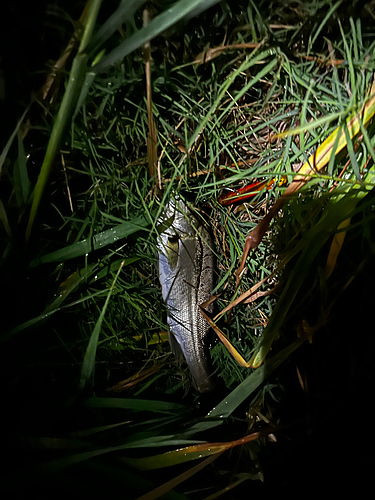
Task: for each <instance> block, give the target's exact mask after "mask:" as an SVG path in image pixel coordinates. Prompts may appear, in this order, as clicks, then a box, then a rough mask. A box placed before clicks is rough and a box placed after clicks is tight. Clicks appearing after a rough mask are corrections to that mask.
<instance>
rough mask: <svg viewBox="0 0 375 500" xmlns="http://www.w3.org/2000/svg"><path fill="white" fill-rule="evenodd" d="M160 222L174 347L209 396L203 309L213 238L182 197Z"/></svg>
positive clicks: (210, 280) (162, 272)
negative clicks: (201, 309)
mask: <svg viewBox="0 0 375 500" xmlns="http://www.w3.org/2000/svg"><path fill="white" fill-rule="evenodd" d="M158 222H159V225H158V229H159V233H160V234H159V239H158V251H159V279H160V283H161V288H162V295H163V299H164V301H165V303H166V304H167V306H168V324H169V326H170V330H171V331H170V334H169V341H170V344H171V348H172V351H173V352H174V353H175V354H176V355H180V354H181V351H182V353H183V355H184V357H185V359H186V362H187V364H188V366H189V369H190V372H191V375H192V378H193V381H194V385H195V386H196V388H197V390H198V391H199V392H208V391H210V390H212V389H213V387H214V383H213V380H212V378H211V376H210V370H209V363H208V357H207V354H208V347H207V334H208V332H209V330H210V326H209V324H208V323H207V321H206V320H205V319H204V318H203V316H202V314H201V312H200V310H199V305H200V304H202V302H205V301H206V300H208V299H209V298H210V297H211V292H212V289H213V282H214V271H213V254H212V251H211V249H210V247H212V240H211V236H210V233H209V231H208V230H207V229H206V228H205V227H204V225H203V224H201V223H200V222H199V221H198V220H197V219H196V218H195V217H194V216H193V215H192V213H191V211H190V210H189V208H188V207H187V205H186V204H185V203H184V202H183V201H182V199H181V198H176V199H171V200H170V201H169V203H168V204H167V206H166V208H165V210H164V212H163V214H162V216H161V217H160V219H159V221H158ZM207 310H208V311H209V312H212V306H210V307H208V308H207Z"/></svg>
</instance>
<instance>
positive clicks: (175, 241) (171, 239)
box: [168, 235, 180, 246]
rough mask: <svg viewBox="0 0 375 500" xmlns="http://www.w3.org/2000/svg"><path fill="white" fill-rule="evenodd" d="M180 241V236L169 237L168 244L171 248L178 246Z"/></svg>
mask: <svg viewBox="0 0 375 500" xmlns="http://www.w3.org/2000/svg"><path fill="white" fill-rule="evenodd" d="M179 239H180V238H179V237H178V236H176V235H173V236H168V244H169V245H170V246H175V245H177V244H178V242H179Z"/></svg>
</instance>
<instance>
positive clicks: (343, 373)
mask: <svg viewBox="0 0 375 500" xmlns="http://www.w3.org/2000/svg"><path fill="white" fill-rule="evenodd" d="M102 4H103V5H102ZM111 8H112V10H111ZM105 9H109V12H107V11H106V10H105ZM371 15H372V13H371V4H370V3H368V4H367V3H360V4H358V3H357V2H346V1H337V2H335V3H334V2H324V1H321V2H318V1H316V0H315V1H310V2H299V1H297V2H296V1H294V2H273V3H271V4H269V2H253V1H251V0H250V1H245V0H243V1H240V2H231V1H229V0H228V1H226V2H225V1H224V2H217V1H214V0H211V1H208V0H205V1H202V0H178V1H175V2H172V1H171V2H159V3H158V2H150V3H147V4H146V3H145V2H143V1H137V0H134V1H122V2H119V3H114V4H113V3H111V2H101V1H100V0H89V1H88V2H87V3H86V4H85V6H84V9H83V12H82V14H81V17H80V22H79V23H76V24H75V31H74V30H73V28H72V33H71V34H70V36H71V37H72V38H71V39H70V41H69V37H68V38H67V40H65V43H66V44H67V45H66V49H65V51H63V52H62V55H61V57H60V58H59V59H58V60H57V62H56V63H55V65H54V66H53V67H52V68H51V69H50V71H49V72H48V75H46V79H45V83H44V84H43V87H42V89H41V91H40V92H39V93H38V94H35V96H34V97H33V99H32V101H31V103H30V105H29V106H26V105H25V111H24V113H23V114H22V116H20V117H19V120H18V123H17V125H16V126H15V129H14V131H13V133H10V134H9V137H6V138H5V139H4V138H1V140H2V144H3V150H2V154H1V157H0V168H1V171H0V172H1V177H0V220H1V223H2V224H1V228H0V231H1V255H2V257H1V273H2V284H3V285H2V286H3V290H4V291H5V293H4V295H6V296H4V298H3V311H4V312H3V322H2V323H3V328H2V333H1V336H0V341H1V345H2V351H1V352H2V355H1V368H2V374H3V380H4V381H5V394H4V403H5V404H4V413H5V414H6V422H5V424H4V427H3V429H4V431H5V436H4V440H5V441H6V443H7V444H8V445H9V446H8V447H7V458H8V460H7V462H8V463H7V465H6V466H5V467H4V470H3V472H4V476H3V478H2V481H1V483H2V488H5V489H6V490H11V491H12V492H17V494H24V493H25V492H26V491H27V492H29V491H34V490H35V492H37V491H38V493H39V495H40V494H41V492H42V495H47V492H48V491H49V490H50V489H51V488H58V489H59V490H60V491H64V492H66V493H74V494H77V496H78V495H79V494H87V495H91V496H94V497H99V496H103V495H108V492H117V491H121V489H122V491H124V489H125V491H126V497H127V498H134V499H135V498H145V499H146V498H147V499H149V500H150V499H152V498H159V497H162V496H163V495H164V496H163V498H171V499H173V498H176V499H178V498H181V499H183V498H197V499H203V498H205V499H211V498H212V499H213V498H217V497H219V496H224V498H239V496H240V495H242V494H248V492H252V493H256V492H258V491H259V493H264V492H269V491H270V490H271V489H272V487H276V488H277V490H278V491H280V490H281V489H282V488H284V487H286V488H287V489H288V490H289V491H290V488H292V487H293V486H294V485H296V484H298V485H299V484H303V482H304V481H305V480H306V478H310V476H309V473H311V474H312V475H313V474H314V473H315V471H316V470H317V471H319V473H321V472H322V471H323V473H322V474H321V475H320V477H322V478H324V480H325V481H326V479H327V477H326V476H325V471H326V468H327V467H328V465H329V464H331V465H330V467H331V468H330V474H331V477H332V478H336V479H337V478H338V477H340V474H342V467H343V466H344V462H343V458H341V457H340V459H339V460H338V461H337V460H336V461H335V460H333V462H334V463H335V467H336V466H337V470H336V469H335V467H333V468H332V462H331V458H332V456H333V455H332V453H333V451H332V450H333V448H335V450H339V453H340V451H341V450H343V449H345V446H346V445H347V436H348V435H349V431H350V430H351V428H350V425H349V424H348V422H346V421H343V420H342V419H341V418H339V415H342V412H343V409H344V408H345V410H347V407H348V406H349V407H351V406H353V405H354V406H355V405H357V404H358V405H360V404H361V403H362V401H364V399H365V398H366V397H367V394H368V392H369V390H370V387H371V384H372V382H373V380H374V373H373V369H372V353H373V350H374V347H375V343H374V338H373V335H372V332H371V331H369V329H368V328H366V327H364V325H365V323H364V322H365V321H366V323H367V321H368V313H369V305H370V301H371V293H368V292H369V290H371V285H372V284H371V281H370V280H371V276H372V271H373V261H374V259H373V253H374V246H373V234H374V199H373V193H372V186H373V173H374V171H373V169H374V161H375V151H374V143H375V139H374V133H373V132H374V125H373V123H372V117H373V114H374V113H375V105H374V102H373V100H374V99H373V95H374V86H373V84H374V81H373V72H374V67H375V55H374V54H375V52H374V49H375V37H374V32H373V27H372V23H373V19H372V18H371ZM73 31H74V34H73ZM148 44H149V45H148ZM62 48H63V47H62ZM145 75H146V76H145ZM17 119H18V117H17ZM301 167H302V169H301ZM297 172H299V173H298V174H297ZM264 179H266V180H269V181H270V183H269V184H268V185H267V186H265V185H264V183H263V184H262V186H263V187H262V189H260V191H259V190H257V188H256V186H255V187H254V196H253V197H252V198H251V199H250V200H247V201H246V202H242V200H241V197H240V198H239V199H237V201H236V203H234V204H233V205H230V206H229V207H228V206H224V205H223V204H221V203H220V197H219V196H220V195H221V194H222V193H223V192H224V193H226V192H227V191H226V190H240V189H241V188H243V187H244V186H246V185H248V184H250V183H256V182H257V181H259V180H264ZM288 186H289V187H288ZM180 191H181V192H184V193H187V194H188V195H189V197H190V198H192V199H193V200H194V202H192V209H194V210H196V212H197V214H198V216H199V217H203V218H205V220H206V221H208V224H209V225H210V227H211V228H212V232H213V242H214V244H213V248H212V251H213V252H214V254H215V257H216V287H215V290H213V295H217V297H216V300H215V308H216V309H215V310H216V315H215V317H213V318H209V320H210V321H211V324H212V326H213V346H212V348H211V358H212V366H213V371H214V372H215V377H216V378H217V380H218V389H217V391H215V392H214V393H212V394H211V395H209V396H204V397H203V396H200V395H198V394H196V393H195V391H194V388H193V387H192V385H191V381H190V376H189V371H188V369H187V367H186V366H185V365H184V364H181V363H180V362H179V361H178V360H176V359H175V358H174V357H173V356H172V355H171V354H170V348H169V344H168V342H167V324H166V307H165V305H164V304H163V301H162V297H161V292H160V285H159V283H158V276H157V266H156V261H157V256H156V239H157V234H158V233H157V220H158V217H159V216H160V214H161V212H162V210H163V208H164V206H165V204H166V202H167V201H168V199H169V197H170V196H171V194H172V193H176V192H180ZM271 207H274V209H273V212H275V213H274V214H273V215H274V217H273V220H272V221H271V220H268V219H267V217H266V216H267V214H270V213H271V214H272V208H271ZM275 207H276V208H275ZM270 210H271V212H270ZM269 219H270V217H269ZM265 221H266V222H267V225H265ZM268 223H270V225H268ZM259 228H261V229H262V228H263V229H264V231H263V232H264V237H261V238H260V241H259V242H257V245H254V246H256V247H257V248H254V247H253V249H252V251H251V252H250V253H249V256H248V258H247V260H246V261H245V260H244V259H242V257H243V252H244V246H245V244H246V241H249V240H247V239H246V238H247V236H248V235H249V233H250V231H252V230H253V233H252V234H253V235H257V234H260V233H259ZM257 231H258V232H257ZM258 243H259V244H258ZM245 248H246V247H245ZM241 259H242V263H244V264H245V263H246V265H245V268H244V271H243V272H242V273H241V275H239V274H238V275H236V271H237V270H238V269H239V268H240V265H241ZM353 332H356V335H354V334H353ZM216 334H217V335H216ZM217 337H219V339H220V340H221V341H220V340H217ZM215 339H216V340H215ZM241 364H242V366H241ZM353 418H354V417H353ZM311 436H312V438H311ZM311 439H313V440H314V439H316V443H317V444H316V446H317V447H319V450H320V453H321V455H319V459H318V463H316V462H315V459H314V458H312V454H311V453H310V452H311V450H314V451H316V449H315V448H314V447H313V446H314V444H313V443H312V442H311ZM356 446H359V440H358V441H357V442H356ZM291 447H292V448H293V447H296V448H297V450H298V452H299V453H297V455H298V456H297V457H296V456H295V455H293V454H291ZM302 447H303V453H306V455H305V454H303V455H301V453H302V452H301V449H302ZM301 456H303V459H302V460H301V459H300V457H301ZM334 456H335V457H336V455H334ZM284 457H287V459H285V460H284ZM200 459H203V460H200ZM186 462H192V463H190V464H189V463H186ZM315 467H316V469H315ZM353 467H354V469H352V470H354V471H355V473H354V472H353V474H352V476H351V477H353V478H355V477H358V475H357V476H356V474H359V473H361V475H363V474H365V461H364V460H362V461H361V460H360V459H359V458H358V459H357V460H356V463H355V466H353ZM159 469H160V470H159ZM155 470H156V472H154V471H155ZM250 481H251V482H250ZM317 482H319V481H317ZM353 482H356V480H354V481H353ZM360 486H361V484H357V482H356V487H357V488H358V487H360ZM143 495H144V496H143Z"/></svg>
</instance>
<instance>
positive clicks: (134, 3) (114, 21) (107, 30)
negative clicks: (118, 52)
mask: <svg viewBox="0 0 375 500" xmlns="http://www.w3.org/2000/svg"><path fill="white" fill-rule="evenodd" d="M144 3H146V0H121V2H120V5H119V6H118V7H117V9H116V10H115V12H114V13H113V14H112V15H111V16H110V17H109V18H108V19H107V21H106V22H105V23H104V24H103V25H102V26H101V27H100V28H99V29H98V31H97V33H95V35H94V36H93V37H92V39H91V41H90V43H89V44H88V45H87V47H86V49H85V52H86V53H87V54H88V56H89V57H90V56H92V55H93V54H94V53H96V52H97V51H98V50H99V49H100V48H101V47H102V45H103V43H105V42H106V41H107V40H108V39H109V38H110V37H111V36H112V35H113V33H115V31H116V30H118V29H119V28H120V27H121V26H122V25H123V24H124V23H125V22H127V21H129V20H130V19H131V18H132V17H133V16H134V13H135V12H136V10H138V9H139V8H140V7H142V5H143V4H144Z"/></svg>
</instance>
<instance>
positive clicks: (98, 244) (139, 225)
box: [30, 217, 150, 267]
mask: <svg viewBox="0 0 375 500" xmlns="http://www.w3.org/2000/svg"><path fill="white" fill-rule="evenodd" d="M149 225H150V222H149V221H148V220H146V219H145V218H144V217H138V219H133V221H132V222H130V221H129V222H124V223H123V224H119V225H118V226H115V227H113V228H111V229H107V230H106V231H103V232H101V233H99V234H96V235H94V236H93V237H92V238H87V239H84V240H82V241H79V242H77V243H73V244H72V245H69V246H68V247H65V248H62V249H61V250H56V251H55V252H51V253H49V254H47V255H43V256H42V257H38V258H37V259H35V260H33V261H32V262H31V263H30V267H37V266H39V265H41V264H48V263H51V262H64V261H66V260H69V259H75V258H77V257H82V256H84V255H88V254H90V253H91V252H93V251H95V250H98V249H99V248H104V247H106V246H108V245H111V244H112V243H116V242H118V241H119V240H121V239H123V238H126V237H128V236H130V235H131V234H134V233H136V232H137V231H142V230H144V229H146V228H147V227H148V226H149Z"/></svg>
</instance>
